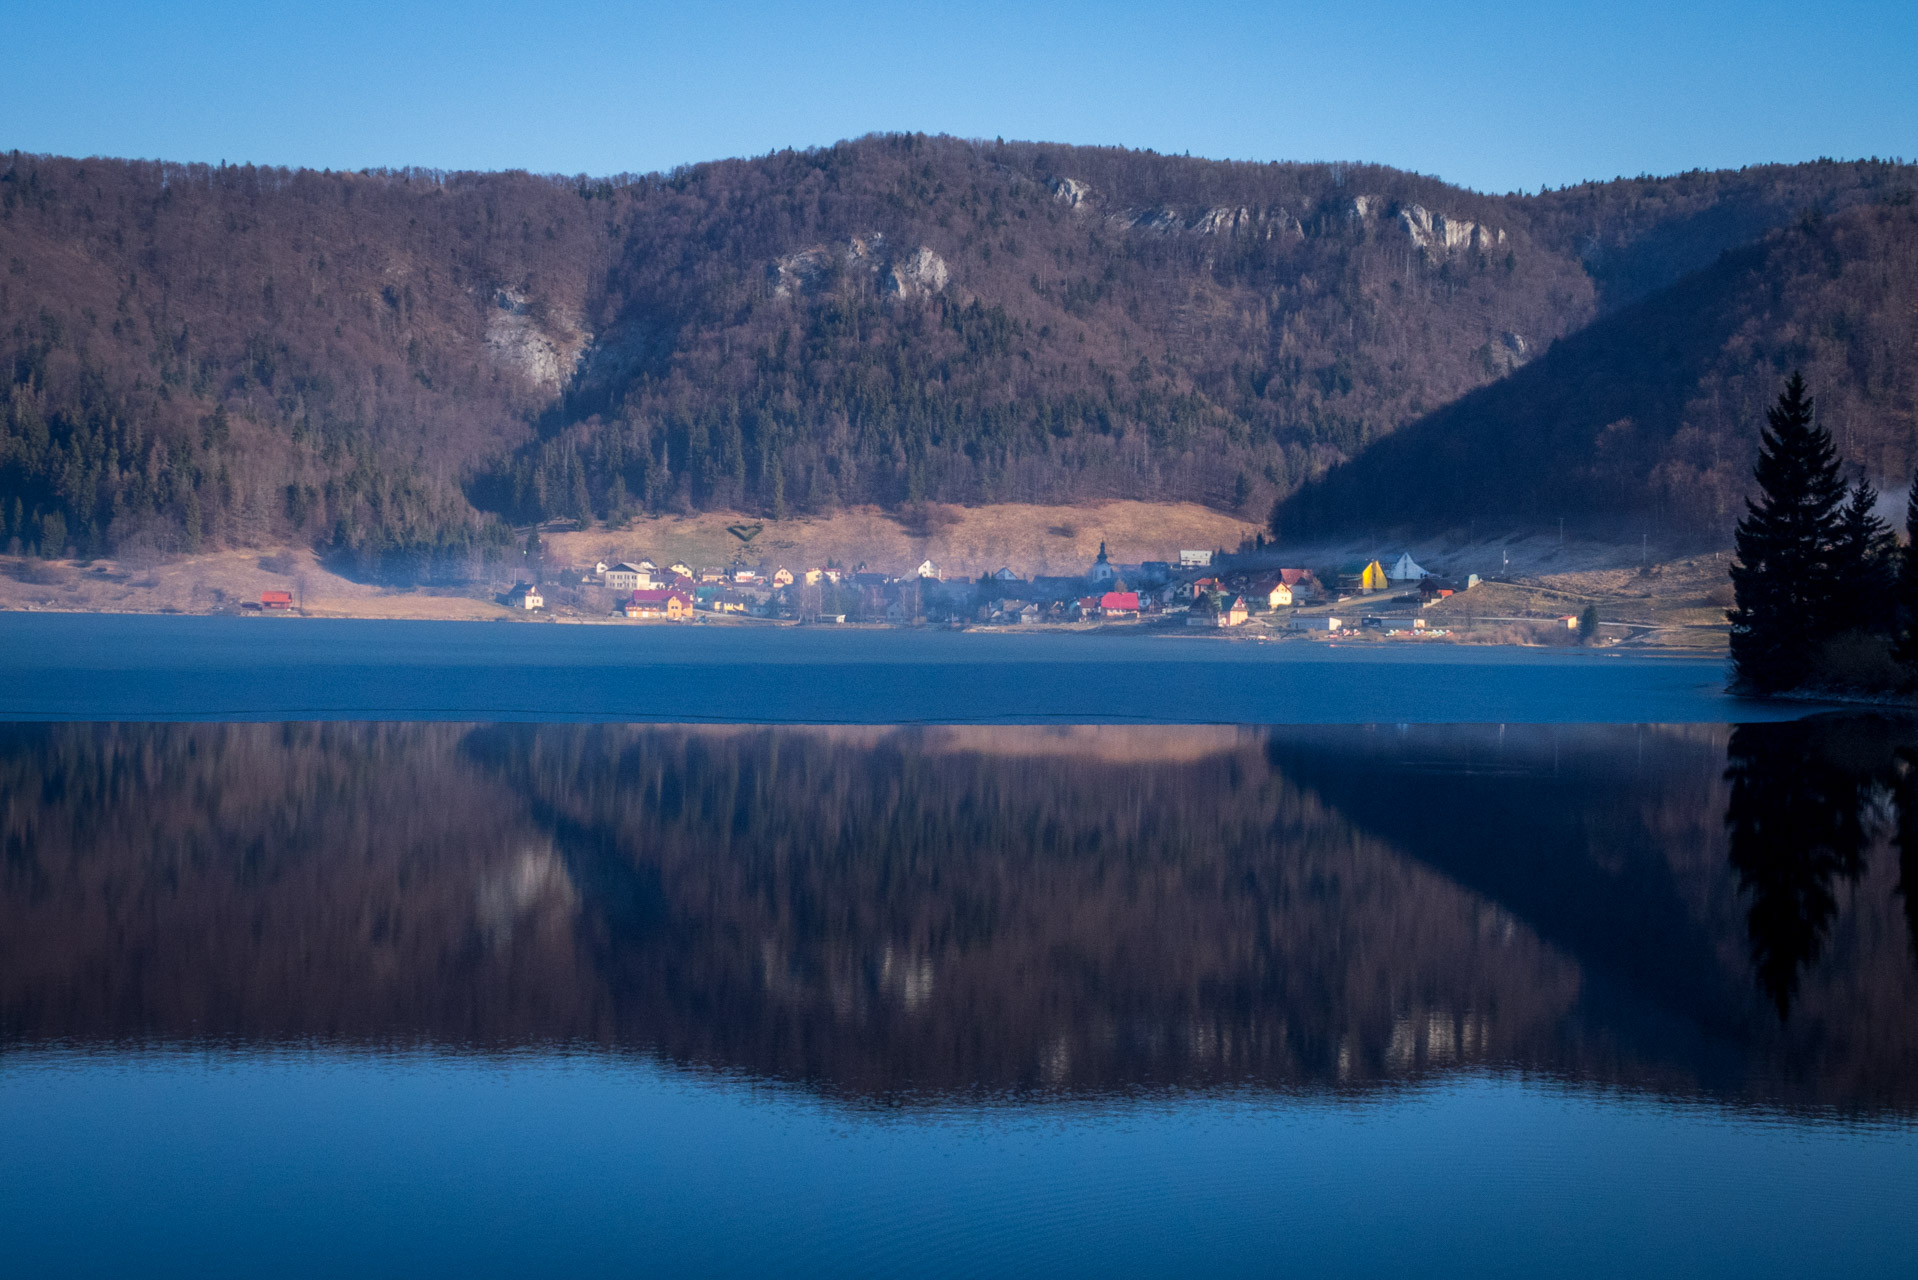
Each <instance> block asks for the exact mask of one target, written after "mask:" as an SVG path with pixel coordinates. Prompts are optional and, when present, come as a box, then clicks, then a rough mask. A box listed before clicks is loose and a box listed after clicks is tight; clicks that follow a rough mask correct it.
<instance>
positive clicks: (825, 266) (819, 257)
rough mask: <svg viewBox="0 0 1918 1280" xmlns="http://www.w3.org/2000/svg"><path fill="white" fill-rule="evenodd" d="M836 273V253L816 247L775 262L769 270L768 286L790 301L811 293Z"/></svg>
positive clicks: (818, 245)
mask: <svg viewBox="0 0 1918 1280" xmlns="http://www.w3.org/2000/svg"><path fill="white" fill-rule="evenodd" d="M831 274H832V253H831V252H830V251H829V250H828V249H827V248H826V246H825V245H823V244H816V245H813V246H812V247H811V248H809V249H801V250H799V251H798V252H796V253H789V254H787V255H786V256H785V257H783V258H778V259H775V260H774V262H773V264H772V265H771V266H770V267H768V268H767V269H766V284H767V286H768V287H769V288H770V289H771V290H772V295H773V297H775V298H790V297H793V296H794V295H795V294H801V293H811V292H813V291H815V290H817V289H818V288H819V286H820V285H821V284H823V283H825V281H826V279H827V277H828V276H830V275H831Z"/></svg>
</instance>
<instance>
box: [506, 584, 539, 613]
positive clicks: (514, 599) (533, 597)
mask: <svg viewBox="0 0 1918 1280" xmlns="http://www.w3.org/2000/svg"><path fill="white" fill-rule="evenodd" d="M506 607H507V608H509V609H528V610H531V609H543V608H545V607H546V597H545V596H542V595H541V594H540V593H539V588H538V587H536V586H534V585H533V584H532V583H530V582H521V583H517V584H515V585H514V587H513V589H512V590H511V591H509V592H507V593H506Z"/></svg>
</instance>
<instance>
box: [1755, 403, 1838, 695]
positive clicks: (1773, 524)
mask: <svg viewBox="0 0 1918 1280" xmlns="http://www.w3.org/2000/svg"><path fill="white" fill-rule="evenodd" d="M1765 416H1766V420H1767V426H1766V428H1765V430H1764V431H1763V433H1762V434H1761V436H1760V449H1759V455H1758V465H1757V467H1756V468H1755V469H1754V475H1755V476H1756V478H1757V480H1758V488H1759V496H1758V499H1757V500H1756V501H1747V502H1746V504H1745V507H1746V515H1745V518H1744V519H1743V520H1740V521H1739V522H1738V560H1737V562H1736V563H1735V564H1733V565H1732V591H1733V595H1734V600H1735V606H1734V607H1733V609H1732V610H1731V613H1730V615H1729V616H1730V618H1731V624H1732V632H1731V651H1732V667H1733V671H1734V678H1735V682H1736V683H1737V684H1738V685H1739V686H1740V687H1742V688H1745V689H1749V690H1750V691H1752V692H1754V693H1777V692H1779V691H1781V690H1784V689H1791V688H1795V687H1797V686H1798V685H1801V684H1803V683H1804V682H1805V680H1806V679H1807V678H1808V677H1809V676H1810V675H1811V670H1812V663H1813V661H1814V659H1815V658H1816V657H1817V654H1818V650H1819V648H1820V647H1821V646H1822V645H1823V644H1824V642H1825V640H1826V639H1827V638H1829V637H1830V635H1831V634H1832V631H1831V621H1832V607H1833V603H1834V599H1835V596H1834V586H1835V584H1834V582H1833V559H1834V550H1835V543H1836V540H1837V536H1838V523H1839V504H1840V503H1841V502H1843V501H1844V500H1845V481H1844V478H1843V476H1842V475H1841V474H1840V472H1839V467H1838V451H1837V449H1836V448H1835V447H1834V446H1833V445H1832V442H1831V435H1830V433H1829V432H1827V431H1826V430H1825V429H1824V428H1822V427H1820V426H1818V425H1817V423H1816V422H1814V421H1813V420H1812V402H1811V397H1810V396H1807V395H1806V394H1805V380H1804V378H1803V377H1802V376H1800V375H1799V374H1797V373H1794V374H1792V376H1791V381H1790V382H1788V383H1787V384H1786V385H1785V390H1784V393H1783V394H1781V395H1780V396H1779V397H1778V403H1777V404H1776V405H1774V406H1773V407H1772V408H1771V409H1769V410H1767V411H1766V415H1765Z"/></svg>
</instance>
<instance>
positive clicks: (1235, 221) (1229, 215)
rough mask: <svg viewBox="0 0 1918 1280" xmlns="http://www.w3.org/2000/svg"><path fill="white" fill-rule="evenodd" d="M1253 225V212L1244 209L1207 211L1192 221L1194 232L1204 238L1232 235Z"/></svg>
mask: <svg viewBox="0 0 1918 1280" xmlns="http://www.w3.org/2000/svg"><path fill="white" fill-rule="evenodd" d="M1252 223H1253V217H1252V211H1251V210H1250V209H1246V208H1244V207H1240V208H1237V209H1207V210H1206V211H1205V212H1204V213H1202V214H1200V215H1199V216H1198V217H1196V218H1194V219H1193V220H1192V230H1194V231H1196V232H1198V233H1199V234H1200V235H1202V236H1218V235H1231V234H1232V233H1233V232H1235V231H1238V230H1240V229H1242V228H1247V227H1250V226H1251V225H1252Z"/></svg>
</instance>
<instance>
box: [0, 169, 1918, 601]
mask: <svg viewBox="0 0 1918 1280" xmlns="http://www.w3.org/2000/svg"><path fill="white" fill-rule="evenodd" d="M1914 185H1918V183H1915V182H1914V178H1913V171H1912V170H1911V169H1910V168H1908V167H1901V166H1894V165H1888V164H1879V163H1875V162H1871V163H1856V164H1835V163H1821V164H1816V165H1802V166H1789V167H1787V166H1779V167H1769V168H1760V169H1751V170H1745V171H1740V172H1739V173H1737V174H1691V175H1683V176H1681V177H1678V178H1671V179H1639V180H1632V181H1620V182H1617V183H1602V184H1591V185H1588V186H1585V187H1580V188H1574V189H1568V190H1566V191H1561V192H1552V193H1545V194H1541V195H1538V196H1507V197H1491V196H1484V195H1479V194H1476V193H1473V192H1469V191H1464V190H1461V189H1458V188H1454V187H1449V186H1447V185H1445V184H1443V183H1441V182H1438V181H1437V180H1435V179H1431V178H1425V177H1420V176H1418V175H1413V174H1407V173H1402V172H1397V171H1394V170H1389V169H1384V168H1378V167H1373V166H1363V165H1339V164H1319V165H1278V164H1272V165H1260V164H1240V163H1226V162H1215V161H1204V160H1193V159H1188V158H1184V157H1173V156H1160V155H1155V154H1152V153H1142V152H1129V151H1123V150H1117V149H1103V148H1072V147H1053V146H1044V145H1038V144H1000V143H977V142H968V141H961V140H955V139H948V138H925V137H921V136H915V135H905V136H887V137H874V138H867V139H862V140H859V141H857V142H852V143H843V144H840V145H838V146H835V147H831V148H825V149H821V150H816V151H810V152H803V153H802V152H782V153H776V154H773V155H769V156H763V157H759V158H756V159H752V160H734V161H721V162H716V163H712V164H703V165H697V166H692V167H690V168H686V169H682V170H678V171H675V172H673V173H671V174H664V175H650V176H647V177H641V178H621V179H614V180H606V181H598V180H588V179H572V178H568V179H560V178H538V177H531V176H528V175H525V174H441V173H434V172H426V171H417V170H408V171H399V172H391V173H363V174H348V173H316V172H311V171H286V170H264V169H256V168H251V167H227V166H221V167H208V166H181V165H170V164H156V163H140V162H123V161H107V160H85V161H80V160H68V159H60V158H51V157H38V156H27V155H21V154H18V153H16V154H14V155H12V156H11V157H9V158H7V159H5V160H4V161H0V358H3V359H4V364H0V367H4V368H8V369H9V370H10V371H11V373H10V379H9V383H10V385H9V387H8V388H7V392H6V394H7V402H6V411H5V414H6V416H5V420H4V425H5V428H6V434H5V438H4V441H0V520H4V537H5V538H6V539H7V540H8V541H9V544H10V543H11V540H13V539H18V540H19V543H20V546H21V549H23V550H40V551H42V552H43V553H46V554H52V553H54V549H55V548H66V549H71V550H73V551H76V552H80V553H100V552H104V551H106V550H109V549H113V548H122V549H123V548H126V547H130V546H135V545H150V546H153V547H155V548H157V549H161V550H186V549H192V548H194V547H198V546H205V545H258V544H263V543H267V542H274V541H282V540H287V539H293V538H298V539H311V540H314V541H316V542H319V543H321V544H324V545H329V546H332V547H334V548H336V549H339V550H341V551H344V552H349V553H353V554H355V555H357V556H358V557H360V558H361V559H362V560H363V561H365V562H368V563H369V564H378V565H380V566H383V567H386V568H388V569H399V568H402V567H404V566H407V565H411V566H413V567H414V568H418V567H419V566H421V565H423V564H426V563H430V562H433V561H435V560H441V559H447V558H454V559H457V558H459V557H461V556H463V555H465V554H467V553H471V552H475V551H483V550H484V549H485V548H486V547H487V546H488V545H489V544H490V545H498V544H499V543H500V542H502V541H503V540H504V539H505V538H506V537H507V536H508V535H507V533H506V530H505V528H504V525H503V524H502V523H501V518H503V519H504V520H507V521H514V522H523V521H527V520H532V519H568V518H570V519H608V518H619V517H621V516H623V515H626V514H630V513H632V512H634V511H637V510H640V509H654V510H665V509H685V508H688V507H699V508H731V509H741V510H757V511H763V512H766V513H769V514H777V513H781V512H789V511H823V510H828V509H830V508H832V507H833V506H835V505H837V504H841V503H854V502H877V503H881V504H885V505H895V504H900V503H906V502H911V501H913V500H916V499H921V498H927V499H941V500H946V501H958V502H979V501H991V500H1010V499H1028V500H1043V501H1070V500H1075V499H1091V498H1100V497H1109V496H1115V497H1116V496H1126V497H1141V498H1166V499H1197V500H1201V501H1205V502H1208V503H1210V504H1212V505H1215V506H1219V507H1226V508H1235V509H1237V510H1240V511H1242V512H1250V513H1261V512H1263V511H1264V509H1265V507H1266V506H1267V505H1269V504H1270V503H1271V501H1272V500H1273V499H1274V498H1277V497H1283V496H1285V495H1288V494H1290V493H1292V492H1293V491H1294V490H1296V489H1297V488H1298V486H1299V485H1300V484H1301V483H1304V482H1305V481H1307V480H1310V479H1312V478H1314V477H1316V476H1318V475H1320V474H1321V473H1323V472H1324V471H1325V469H1326V468H1327V467H1329V466H1332V465H1334V464H1336V463H1338V462H1340V461H1343V460H1345V459H1349V458H1354V457H1359V456H1362V455H1365V454H1366V453H1367V451H1368V450H1370V449H1371V448H1373V447H1374V445H1375V442H1377V441H1380V440H1382V439H1384V438H1386V437H1389V436H1391V435H1392V434H1393V433H1394V432H1396V431H1397V430H1398V429H1399V428H1401V427H1403V426H1405V425H1406V424H1408V423H1415V422H1421V421H1422V420H1428V419H1430V418H1431V416H1432V415H1434V414H1435V413H1439V412H1440V411H1443V410H1444V409H1445V408H1446V406H1451V405H1454V404H1455V403H1457V402H1458V401H1459V400H1460V398H1461V397H1463V396H1468V395H1469V394H1470V393H1472V392H1474V391H1476V390H1478V389H1480V388H1483V387H1486V386H1487V385H1488V384H1496V383H1499V380H1500V379H1503V378H1505V377H1506V375H1507V374H1509V373H1510V372H1511V371H1512V370H1514V369H1520V368H1521V367H1526V366H1528V365H1530V367H1532V368H1536V367H1537V366H1536V365H1531V364H1530V362H1532V361H1533V360H1534V359H1535V357H1536V356H1537V355H1538V354H1539V353H1541V352H1544V351H1546V350H1548V349H1550V348H1551V346H1552V344H1553V343H1554V342H1555V341H1556V340H1558V339H1560V338H1563V337H1565V336H1567V335H1569V334H1572V333H1575V332H1577V331H1579V330H1581V329H1583V328H1584V327H1585V326H1587V325H1589V324H1591V323H1592V322H1593V321H1594V320H1595V319H1597V318H1599V317H1601V316H1604V315H1606V314H1607V313H1608V312H1616V311H1617V309H1618V308H1620V307H1624V308H1626V309H1627V310H1629V309H1630V308H1631V307H1632V306H1634V305H1636V304H1638V303H1640V302H1642V300H1643V299H1645V298H1647V297H1648V296H1650V295H1652V294H1655V293H1657V292H1659V291H1660V290H1662V289H1666V288H1669V287H1671V286H1672V285H1673V284H1674V283H1675V282H1676V281H1678V280H1680V279H1681V278H1682V277H1684V276H1685V275H1686V273H1688V272H1691V271H1694V270H1695V269H1696V268H1698V267H1700V266H1701V265H1707V264H1709V263H1711V262H1712V260H1713V259H1715V258H1717V256H1718V255H1719V254H1721V253H1723V252H1725V251H1726V250H1728V249H1735V248H1738V247H1739V246H1740V245H1744V244H1748V243H1750V242H1751V241H1752V239H1753V237H1754V236H1757V235H1763V234H1765V233H1766V231H1767V229H1768V228H1776V227H1778V226H1780V225H1783V224H1787V223H1789V222H1791V220H1792V219H1793V218H1795V217H1797V216H1799V215H1800V214H1801V213H1802V212H1803V211H1805V210H1808V209H1809V210H1821V211H1827V212H1830V213H1833V214H1838V213H1840V212H1841V211H1844V210H1847V209H1849V208H1851V207H1852V206H1863V205H1874V204H1882V203H1883V202H1885V201H1887V200H1891V199H1896V198H1898V196H1899V193H1901V192H1906V191H1909V189H1910V188H1911V187H1912V186H1914ZM1833 221H1834V223H1836V222H1838V221H1840V219H1838V218H1834V220H1833ZM1878 247H1879V245H1878V242H1877V241H1875V240H1873V241H1869V242H1868V243H1867V242H1857V243H1854V242H1852V241H1846V242H1844V243H1842V244H1839V245H1838V246H1837V249H1836V251H1837V252H1840V253H1841V254H1842V253H1847V252H1851V251H1852V250H1853V249H1854V248H1862V249H1863V250H1865V251H1869V252H1877V250H1878ZM1499 385H1503V384H1499ZM1872 394H1873V395H1874V396H1875V395H1876V393H1872ZM1872 403H1873V404H1874V405H1875V404H1876V401H1875V400H1873V402H1872ZM1868 434H1870V433H1868ZM1878 434H1881V435H1882V434H1883V433H1882V432H1879V433H1878ZM1873 438H1874V439H1876V436H1874V437H1873Z"/></svg>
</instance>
